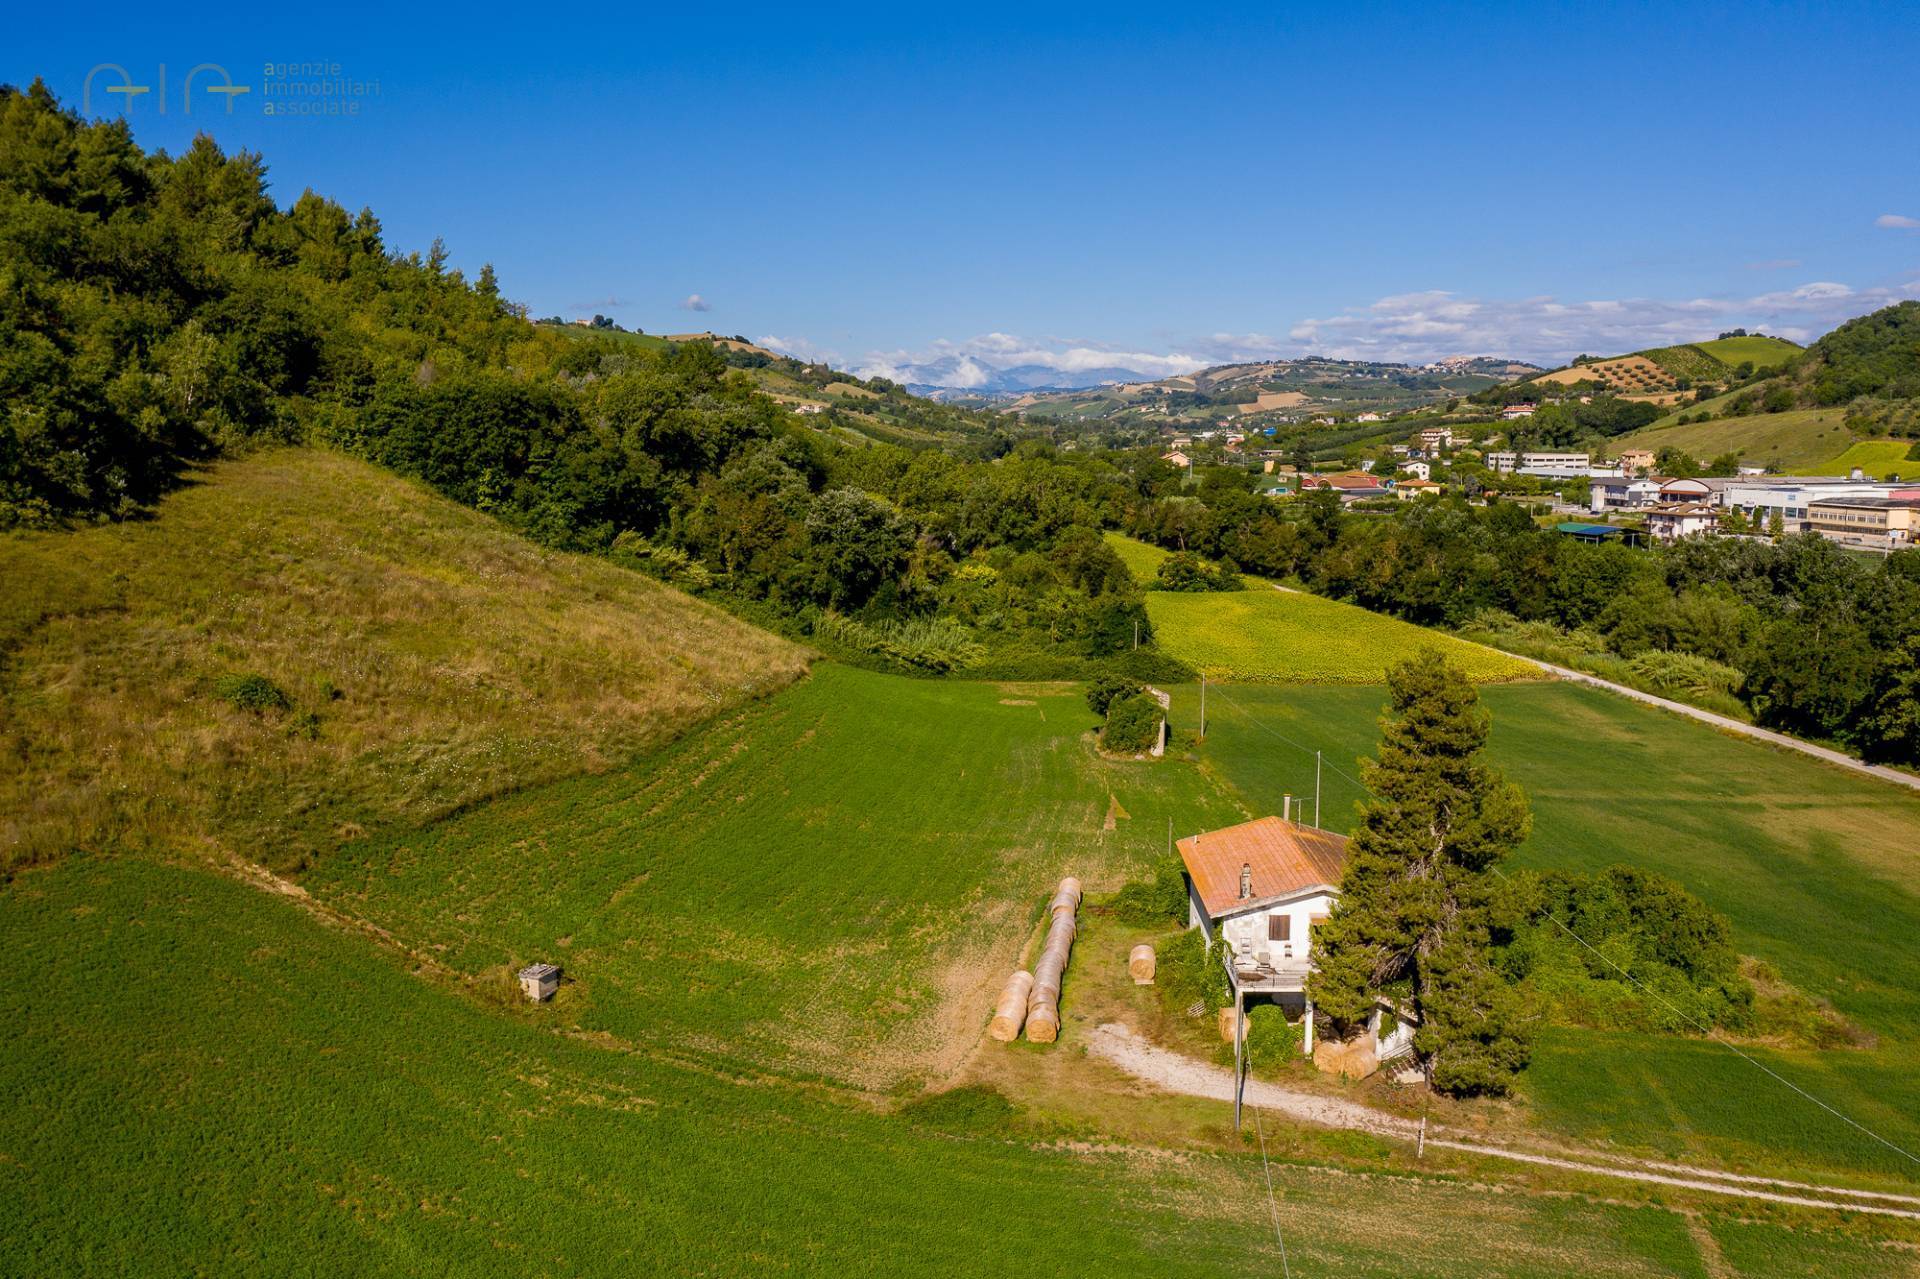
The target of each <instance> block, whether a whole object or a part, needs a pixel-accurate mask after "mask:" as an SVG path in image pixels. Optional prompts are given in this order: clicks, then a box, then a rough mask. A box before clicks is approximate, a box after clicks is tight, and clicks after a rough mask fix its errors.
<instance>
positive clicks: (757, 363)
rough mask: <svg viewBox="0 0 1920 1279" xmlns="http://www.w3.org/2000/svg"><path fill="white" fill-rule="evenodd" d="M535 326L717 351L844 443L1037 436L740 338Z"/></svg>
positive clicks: (607, 339)
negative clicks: (1000, 433)
mask: <svg viewBox="0 0 1920 1279" xmlns="http://www.w3.org/2000/svg"><path fill="white" fill-rule="evenodd" d="M538 327H539V328H540V330H541V331H543V332H548V333H557V334H560V335H562V336H564V337H567V338H571V339H573V340H574V341H576V342H585V343H592V342H600V343H602V344H603V345H605V346H607V347H608V349H609V350H610V351H614V352H617V351H618V350H619V349H620V348H621V347H623V346H631V347H636V348H640V349H644V350H655V351H660V350H671V349H672V348H673V347H674V346H675V345H678V344H681V343H702V344H704V345H708V346H712V347H714V348H715V349H716V350H717V351H719V352H720V354H721V356H722V357H723V358H724V359H725V360H726V361H727V363H728V365H730V366H731V367H733V368H735V369H739V370H741V371H742V372H744V373H745V374H746V375H747V377H748V378H749V379H751V380H752V382H753V384H754V386H756V387H757V388H758V389H759V390H761V391H763V392H765V393H766V394H768V395H770V396H772V397H773V398H774V399H776V400H778V401H780V403H782V404H783V405H785V406H787V407H788V408H789V409H793V410H796V411H801V410H802V409H803V406H804V414H803V417H802V420H803V421H805V422H806V423H807V424H808V425H809V426H811V427H812V428H814V429H815V430H817V431H819V432H821V433H822V434H825V435H829V436H831V437H833V438H834V439H836V440H838V441H839V442H841V443H846V444H855V445H863V444H869V443H874V442H879V443H886V444H898V445H903V446H906V447H910V448H924V447H928V446H932V445H940V444H954V443H960V442H964V441H967V440H969V439H975V438H980V437H985V436H988V435H990V434H992V433H994V432H996V431H999V432H1005V433H1007V434H1031V433H1032V431H1031V429H1030V428H1023V427H1022V426H1021V424H1020V422H1019V419H1018V418H1016V417H1013V416H1011V415H1006V414H1000V413H996V412H992V411H990V410H986V409H974V408H967V407H963V406H960V405H954V404H943V403H941V402H939V401H937V400H930V399H927V398H926V397H925V396H920V395H915V394H913V393H912V392H910V391H908V390H906V389H905V388H904V387H897V386H894V385H892V384H891V383H882V382H871V383H870V382H867V381H864V380H862V379H861V378H858V377H856V376H854V375H853V374H851V373H844V372H840V371H838V370H835V369H832V368H829V367H827V366H826V365H824V364H809V363H807V362H805V361H802V360H797V359H794V358H793V357H791V356H788V355H783V354H781V353H780V352H778V351H772V350H769V349H767V348H766V347H762V346H756V345H754V344H752V343H750V342H743V341H741V340H739V339H737V338H726V337H718V336H712V335H707V334H680V335H678V336H677V337H672V338H669V337H661V336H657V335H655V334H650V333H646V334H643V333H630V332H627V331H624V330H620V329H596V328H593V327H591V326H589V325H581V324H554V323H551V322H542V323H541V324H540V325H539V326H538Z"/></svg>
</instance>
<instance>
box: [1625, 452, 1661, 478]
mask: <svg viewBox="0 0 1920 1279" xmlns="http://www.w3.org/2000/svg"><path fill="white" fill-rule="evenodd" d="M1620 465H1621V466H1622V467H1624V468H1625V469H1626V472H1627V474H1628V475H1639V474H1641V473H1643V472H1646V471H1651V470H1652V469H1653V450H1652V449H1625V450H1622V452H1621V454H1620Z"/></svg>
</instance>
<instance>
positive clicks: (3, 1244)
mask: <svg viewBox="0 0 1920 1279" xmlns="http://www.w3.org/2000/svg"><path fill="white" fill-rule="evenodd" d="M0 934H3V935H5V936H6V937H7V938H8V939H9V940H10V941H11V942H13V943H14V944H15V945H17V946H20V947H21V948H22V949H23V951H25V952H27V953H31V954H32V955H34V956H35V963H34V965H33V968H34V975H33V980H32V981H30V982H28V981H14V982H9V983H7V984H6V987H5V992H4V993H3V994H0V1015H4V1017H5V1018H6V1022H7V1025H8V1028H9V1040H8V1051H7V1052H6V1053H4V1054H0V1086H3V1087H4V1088H5V1089H6V1094H7V1098H8V1105H7V1106H6V1107H5V1109H4V1111H0V1272H4V1273H7V1274H18V1275H62V1276H82V1275H132V1274H143V1275H144V1274H269V1275H278V1274H334V1275H348V1274H350V1275H357V1276H383V1275H393V1276H406V1277H412V1276H418V1275H422V1274H436V1275H439V1274H455V1275H503V1276H529V1277H540V1276H569V1275H602V1274H630V1275H713V1276H732V1275H745V1274H770V1273H771V1274H794V1275H835V1276H840V1275H876V1276H891V1275H938V1276H952V1275H956V1274H1011V1273H1016V1272H1018V1271H1022V1270H1025V1269H1029V1268H1032V1267H1033V1266H1034V1265H1035V1264H1036V1261H1037V1260H1039V1259H1044V1260H1045V1261H1046V1262H1047V1263H1048V1264H1049V1266H1050V1267H1051V1268H1052V1269H1054V1270H1057V1271H1060V1272H1063V1273H1075V1274H1143V1275H1145V1274H1151V1275H1179V1276H1189V1275H1191V1276H1201V1275H1222V1274H1248V1273H1264V1272H1270V1271H1277V1270H1278V1268H1279V1265H1280V1258H1279V1251H1278V1248H1277V1246H1276V1244H1275V1242H1274V1236H1273V1231H1272V1227H1271V1225H1270V1224H1269V1222H1268V1220H1267V1219H1266V1218H1265V1217H1264V1216H1263V1215H1262V1213H1263V1211H1264V1209H1265V1182H1264V1179H1263V1174H1262V1170H1261V1164H1260V1161H1259V1159H1258V1157H1257V1156H1255V1155H1253V1154H1250V1153H1249V1154H1241V1155H1207V1154H1189V1155H1185V1156H1182V1157H1179V1158H1155V1157H1151V1156H1146V1155H1136V1154H1133V1153H1130V1152H1127V1151H1125V1150H1122V1149H1115V1148H1111V1147H1102V1146H1100V1145H1098V1144H1083V1143H1071V1142H1068V1141H1066V1140H1064V1138H1065V1137H1067V1136H1069V1135H1071V1134H1062V1133H1056V1132H1053V1131H1050V1130H1048V1129H1047V1128H1045V1126H1044V1125H1039V1126H1029V1125H1028V1124H1026V1123H1025V1122H1024V1121H1022V1120H1021V1119H1020V1118H1019V1117H1018V1116H1015V1117H1012V1118H1011V1119H1009V1118H1008V1117H1005V1116H1002V1115H992V1116H989V1117H988V1118H986V1119H984V1120H981V1119H970V1118H969V1117H968V1116H967V1115H966V1114H965V1113H959V1112H952V1113H949V1114H947V1115H944V1116H941V1115H937V1114H936V1115H931V1116H929V1117H928V1119H926V1120H924V1121H919V1122H916V1121H915V1120H913V1119H912V1118H906V1117H898V1116H890V1115H885V1114H878V1113H875V1112H874V1111H873V1110H872V1109H871V1108H870V1107H867V1106H862V1105H858V1104H851V1103H848V1102H845V1101H841V1100H837V1099H835V1098H834V1097H833V1096H832V1095H831V1094H823V1093H819V1092H817V1091H814V1090H808V1089H805V1088H798V1087H793V1086H789V1085H786V1084H783V1083H780V1082H779V1081H776V1080H770V1079H768V1078H767V1077H765V1076H762V1075H759V1074H756V1073H755V1072H753V1071H752V1070H751V1069H746V1068H733V1067H728V1066H725V1065H719V1066H713V1067H706V1068H689V1067H687V1066H684V1065H680V1064H676V1063H675V1062H673V1061H671V1060H668V1059H666V1058H664V1057H662V1056H658V1055H653V1054H649V1053H646V1052H634V1051H629V1050H626V1049H624V1048H621V1047H619V1046H609V1045H607V1044H605V1043H602V1042H597V1041H596V1040H595V1039H594V1038H592V1037H590V1036H582V1035H579V1034H577V1033H568V1032H566V1031H564V1030H562V1028H563V1027H564V1026H565V1025H566V1023H567V1021H568V1013H567V1010H566V1009H565V1007H564V1006H562V1007H558V1008H554V1007H550V1008H546V1009H542V1010H538V1011H532V1010H526V1009H522V1008H515V1009H505V1008H494V1007H491V1006H489V1005H487V1004H486V1003H484V1002H476V1001H474V1000H472V999H469V998H467V997H464V996H462V995H459V994H456V993H454V992H452V991H450V990H448V989H446V988H444V987H442V986H440V985H437V984H435V983H432V982H428V981H423V980H421V979H420V978H419V977H418V976H416V975H415V974H414V973H412V972H410V971H409V966H408V965H407V964H406V963H405V962H404V961H402V960H400V959H398V958H397V957H396V956H395V955H394V954H392V953H391V952H390V951H387V950H384V949H381V948H379V947H377V946H375V945H374V944H372V943H371V942H370V941H369V939H368V938H366V937H365V936H364V935H363V934H360V933H358V932H354V931H345V930H341V929H338V928H332V927H327V926H323V925H322V924H320V923H318V922H317V921H315V920H314V919H313V918H312V917H311V916H310V915H308V914H307V913H306V912H305V911H303V910H301V909H300V908H299V907H297V906H295V905H293V904H291V903H290V902H288V901H286V900H285V899H283V898H280V897H277V896H275V895H271V894H267V893H263V892H260V891H258V890H256V889H253V888H249V887H245V886H242V885H240V884H238V883H235V882H233V881H231V880H227V879H224V878H220V877H215V876H212V875H208V874H204V873H201V872H196V871H192V870H186V869H181V868H177V867H170V866H163V865H158V864H154V863H149V862H144V861H139V860H133V859H113V858H102V859H76V860H73V861H69V862H67V863H64V864H62V865H60V866H58V867H54V868H51V869H48V870H43V871H37V872H32V873H29V874H28V875H26V876H24V877H22V878H19V879H16V880H15V881H14V882H12V883H11V884H9V885H7V886H6V887H4V888H0ZM1274 1178H1275V1189H1276V1192H1277V1194H1278V1196H1279V1197H1280V1200H1281V1202H1282V1203H1283V1204H1284V1205H1285V1210H1286V1214H1287V1216H1286V1229H1287V1250H1288V1257H1289V1260H1290V1262H1291V1264H1292V1265H1293V1266H1294V1267H1295V1268H1296V1269H1298V1268H1302V1267H1304V1268H1306V1269H1307V1271H1308V1273H1320V1274H1333V1273H1338V1274H1342V1275H1370V1276H1381V1277H1383V1279H1386V1277H1391V1276H1398V1275H1405V1274H1408V1273H1410V1272H1417V1273H1420V1274H1423V1275H1436V1276H1462V1277H1464V1276H1470V1275H1496V1276H1514V1277H1516V1279H1518V1277H1520V1276H1530V1277H1531V1276H1538V1277H1543V1279H1544V1277H1545V1276H1549V1275H1557V1274H1579V1275H1595V1276H1603V1275H1604V1276H1656V1275H1670V1274H1691V1273H1700V1272H1699V1271H1698V1270H1697V1268H1696V1267H1697V1261H1696V1260H1695V1258H1696V1252H1695V1249H1694V1246H1693V1244H1692V1242H1691V1241H1690V1239H1689V1237H1688V1232H1687V1225H1686V1219H1685V1218H1684V1217H1682V1216H1680V1215H1678V1214H1674V1213H1670V1212H1667V1211H1665V1210H1663V1209H1660V1208H1657V1207H1629V1206H1614V1205H1609V1204H1603V1203H1587V1202H1581V1201H1569V1200H1563V1199H1554V1198H1542V1199H1513V1198H1511V1197H1501V1199H1500V1201H1499V1202H1492V1201H1490V1200H1489V1198H1488V1196H1486V1195H1485V1194H1484V1193H1483V1192H1482V1191H1481V1190H1479V1189H1478V1188H1475V1187H1472V1186H1465V1185H1454V1184H1449V1183H1447V1182H1445V1181H1435V1180H1426V1179H1414V1178H1404V1177H1371V1178H1367V1179H1365V1180H1364V1181H1363V1182H1356V1180H1355V1179H1354V1178H1352V1177H1351V1176H1349V1175H1345V1174H1338V1173H1329V1172H1327V1171H1324V1170H1319V1169H1314V1168H1310V1167H1299V1166H1292V1165H1288V1164H1285V1163H1282V1164H1279V1165H1277V1166H1276V1167H1275V1169H1274ZM1722 1228H1724V1227H1722ZM1777 1233H1779V1234H1781V1235H1782V1236H1783V1237H1790V1238H1791V1239H1793V1240H1794V1241H1795V1242H1797V1243H1798V1244H1799V1245H1800V1246H1802V1247H1813V1248H1816V1249H1818V1250H1819V1253H1820V1255H1822V1256H1825V1257H1829V1258H1831V1259H1833V1260H1834V1261H1835V1262H1836V1263H1838V1262H1842V1261H1845V1262H1848V1263H1851V1264H1866V1263H1869V1262H1871V1261H1873V1260H1874V1259H1876V1258H1877V1257H1879V1256H1881V1255H1882V1251H1883V1250H1881V1249H1879V1248H1875V1247H1873V1246H1872V1245H1870V1244H1867V1243H1864V1242H1858V1241H1855V1240H1852V1239H1849V1238H1847V1237H1845V1236H1841V1235H1825V1236H1822V1235H1814V1236H1802V1235H1793V1236H1787V1232H1784V1231H1780V1232H1777ZM1469 1235H1470V1236H1471V1237H1472V1238H1473V1240H1474V1245H1473V1247H1472V1248H1466V1247H1463V1246H1462V1239H1463V1238H1464V1237H1466V1236H1469ZM1888 1260H1891V1261H1894V1262H1900V1261H1902V1260H1903V1259H1902V1258H1899V1257H1897V1256H1889V1257H1888ZM1750 1273H1754V1274H1766V1273H1771V1272H1770V1271H1769V1270H1767V1269H1766V1268H1765V1267H1764V1266H1761V1267H1758V1268H1756V1269H1755V1270H1753V1271H1752V1272H1750Z"/></svg>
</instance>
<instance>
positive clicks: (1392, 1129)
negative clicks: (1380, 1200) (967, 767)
mask: <svg viewBox="0 0 1920 1279" xmlns="http://www.w3.org/2000/svg"><path fill="white" fill-rule="evenodd" d="M1087 1051H1088V1052H1089V1053H1091V1054H1093V1055H1094V1056H1095V1057H1098V1058H1100V1059H1101V1060H1102V1061H1106V1062H1109V1063H1111V1064H1112V1065H1114V1066H1117V1067H1119V1068H1120V1069H1121V1070H1123V1071H1125V1072H1126V1073H1127V1074H1129V1075H1132V1076H1133V1077H1134V1078H1136V1079H1141V1080H1145V1081H1146V1082H1148V1083H1151V1084H1155V1085H1157V1086H1159V1087H1161V1088H1164V1089H1166V1090H1167V1091H1168V1092H1176V1093H1184V1094H1186V1095H1188V1096H1191V1097H1210V1098H1212V1099H1214V1100H1215V1101H1222V1102H1231V1101H1232V1100H1233V1072H1232V1071H1231V1070H1228V1069H1226V1068H1224V1067H1220V1066H1214V1065H1210V1064H1208V1063H1206V1062H1203V1061H1195V1060H1194V1059H1193V1058H1191V1057H1185V1056H1182V1055H1181V1054H1179V1053H1176V1052H1172V1051H1170V1050H1168V1049H1165V1048H1161V1047H1159V1046H1158V1045H1156V1044H1152V1043H1149V1042H1148V1041H1147V1040H1146V1039H1144V1038H1142V1037H1141V1036H1140V1035H1138V1034H1136V1033H1135V1032H1134V1031H1133V1030H1132V1029H1130V1028H1128V1027H1126V1026H1122V1025H1118V1024H1116V1023H1113V1022H1108V1023H1106V1024H1105V1025H1102V1026H1098V1027H1096V1028H1095V1029H1094V1030H1093V1032H1092V1033H1091V1034H1090V1035H1088V1036H1087ZM1246 1104H1247V1105H1249V1106H1257V1107H1259V1109H1260V1110H1261V1111H1262V1112H1263V1113H1266V1114H1273V1115H1280V1116H1283V1117H1285V1118H1287V1119H1291V1120H1294V1121H1296V1122H1300V1123H1310V1124H1320V1125H1323V1126H1325V1127H1328V1128H1347V1129H1353V1130H1357V1131H1360V1132H1368V1133H1373V1134H1374V1135H1375V1136H1380V1137H1389V1138H1396V1139H1399V1140H1404V1141H1412V1140H1414V1139H1415V1138H1416V1136H1417V1135H1418V1132H1419V1127H1420V1125H1419V1124H1417V1123H1415V1122H1414V1121H1413V1120H1410V1119H1402V1118H1400V1117H1399V1116H1398V1115H1389V1114H1384V1113H1382V1112H1380V1111H1378V1110H1374V1109H1371V1108H1370V1107H1367V1106H1362V1105H1359V1104H1358V1103H1356V1102H1351V1101H1343V1100H1341V1099H1340V1098H1338V1097H1322V1096H1319V1095H1318V1094H1315V1093H1308V1092H1300V1091H1297V1090H1295V1089H1291V1088H1283V1087H1281V1086H1280V1085H1278V1084H1270V1083H1265V1082H1262V1081H1260V1080H1257V1079H1250V1080H1248V1081H1247V1089H1246ZM1427 1144H1428V1145H1429V1146H1438V1147H1442V1148H1444V1149H1447V1150H1459V1151H1465V1152H1466V1153H1469V1154H1475V1155H1486V1156H1490V1157H1492V1158H1495V1159H1511V1160H1515V1161H1517V1162H1519V1163H1528V1164H1536V1165H1541V1166H1545V1167H1549V1168H1562V1169H1567V1170H1569V1171H1573V1172H1581V1173H1586V1174H1589V1175H1591V1176H1596V1177H1613V1178H1617V1179H1619V1180H1622V1181H1638V1182H1644V1183H1648V1184H1652V1185H1658V1186H1675V1187H1679V1188H1682V1189H1687V1190H1702V1191H1706V1192H1707V1193H1709V1194H1716V1195H1731V1196H1733V1197H1735V1198H1738V1199H1761V1200H1766V1201H1767V1202H1769V1203H1783V1204H1797V1205H1799V1206H1801V1207H1805V1208H1829V1209H1832V1210H1834V1211H1836V1212H1866V1213H1874V1214H1876V1215H1879V1216H1883V1217H1907V1218H1911V1219H1913V1220H1920V1197H1917V1196H1913V1195H1899V1194H1881V1193H1877V1192H1873V1191H1866V1190H1854V1189H1851V1188H1848V1187H1844V1186H1822V1185H1817V1184H1814V1183H1810V1182H1801V1181H1785V1180H1782V1179H1779V1178H1774V1177H1751V1176H1746V1175H1744V1174H1740V1173H1728V1172H1720V1171H1717V1170H1715V1169H1712V1168H1697V1167H1693V1166H1690V1165H1687V1164H1668V1163H1654V1162H1636V1161H1630V1160H1623V1159H1617V1158H1615V1157H1613V1156H1610V1155H1603V1154H1598V1153H1594V1152H1582V1151H1572V1152H1567V1153H1552V1154H1544V1153H1535V1152H1532V1151H1522V1150H1511V1149H1508V1148H1507V1147H1505V1146H1494V1145H1488V1144H1486V1143H1485V1142H1469V1141H1460V1140H1458V1139H1456V1138H1454V1137H1452V1136H1450V1135H1448V1130H1447V1129H1444V1128H1438V1127H1429V1128H1428V1129H1427ZM1575 1156H1577V1157H1575Z"/></svg>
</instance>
